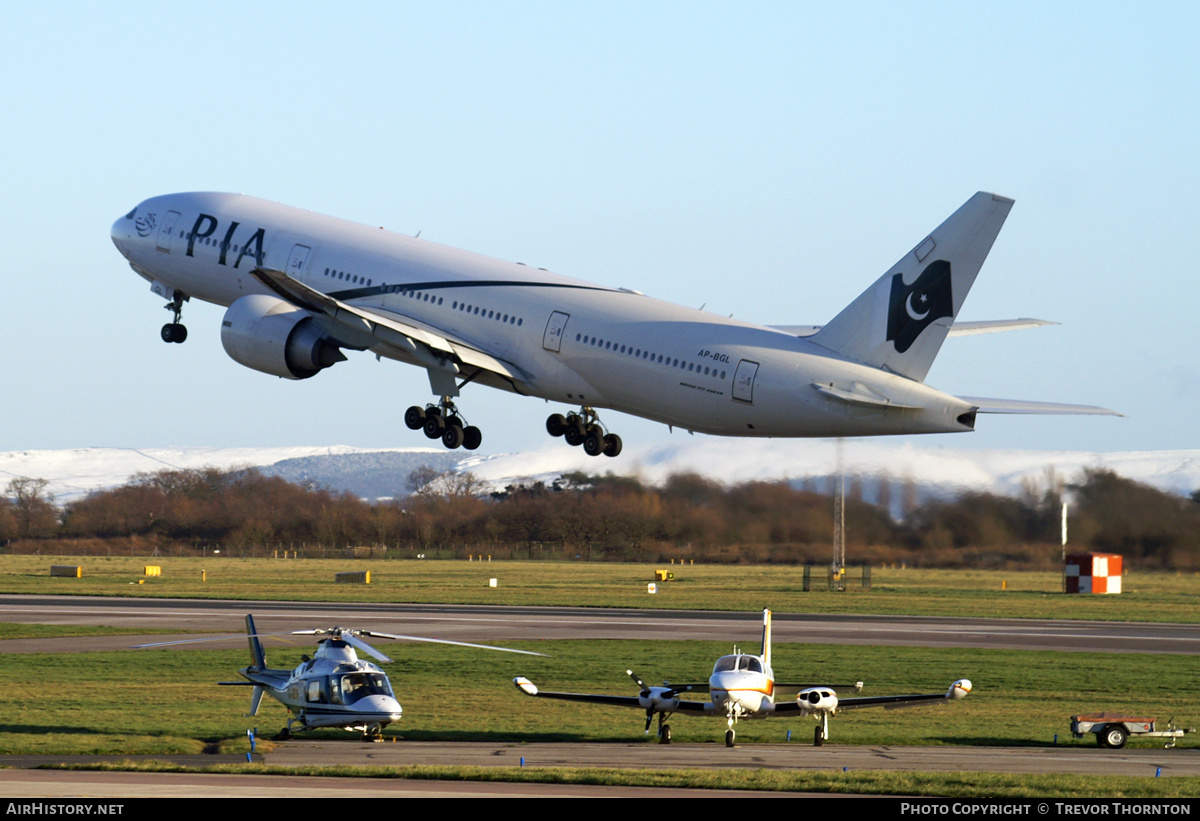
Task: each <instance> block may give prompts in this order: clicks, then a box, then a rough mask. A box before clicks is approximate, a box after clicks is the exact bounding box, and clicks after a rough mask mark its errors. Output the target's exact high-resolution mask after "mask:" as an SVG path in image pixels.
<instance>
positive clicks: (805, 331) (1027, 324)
mask: <svg viewBox="0 0 1200 821" xmlns="http://www.w3.org/2000/svg"><path fill="white" fill-rule="evenodd" d="M1057 324H1058V323H1057V322H1051V321H1050V320H1048V319H988V320H983V321H980V322H955V323H954V324H953V325H951V326H950V330H949V331H948V332H947V333H946V336H974V335H975V334H994V333H999V332H1000V331H1020V330H1024V329H1025V328H1040V327H1042V326H1043V325H1057ZM768 327H770V328H771V330H773V331H783V332H784V333H785V334H791V335H792V336H812V335H813V334H815V333H816V332H817V331H819V330H821V328H822V327H824V326H823V325H770V326H768Z"/></svg>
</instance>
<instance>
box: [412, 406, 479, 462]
mask: <svg viewBox="0 0 1200 821" xmlns="http://www.w3.org/2000/svg"><path fill="white" fill-rule="evenodd" d="M404 424H406V425H408V427H409V429H411V430H423V431H425V435H426V436H428V437H429V438H430V439H441V440H442V444H443V445H445V446H446V447H448V448H449V449H450V450H454V449H455V448H460V447H463V448H466V449H467V450H475V448H477V447H479V444H480V443H481V442H482V441H483V434H482V433H480V432H479V428H477V427H475V426H474V425H465V424H464V422H463V419H462V417H460V416H459V415H458V408H456V407H454V403H453V402H451V401H450V397H448V396H443V397H442V401H441V402H440V403H439V404H437V405H433V404H429V405H426V406H425V407H424V408H421V407H420V406H418V405H413V406H412V407H411V408H409V409H408V410H407V411H405V412H404Z"/></svg>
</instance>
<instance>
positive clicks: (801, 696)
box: [796, 687, 838, 715]
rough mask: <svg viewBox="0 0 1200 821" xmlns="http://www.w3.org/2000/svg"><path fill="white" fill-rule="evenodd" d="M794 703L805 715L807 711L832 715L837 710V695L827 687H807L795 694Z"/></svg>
mask: <svg viewBox="0 0 1200 821" xmlns="http://www.w3.org/2000/svg"><path fill="white" fill-rule="evenodd" d="M796 703H797V704H799V705H800V709H801V710H802V711H803V712H804V714H805V715H807V714H808V713H829V714H830V715H833V714H834V713H836V712H837V706H838V697H837V693H835V692H834V691H833V690H830V689H829V688H828V687H809V688H808V689H807V690H801V691H800V692H799V693H798V694H797V695H796Z"/></svg>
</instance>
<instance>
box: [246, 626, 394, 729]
mask: <svg viewBox="0 0 1200 821" xmlns="http://www.w3.org/2000/svg"><path fill="white" fill-rule="evenodd" d="M268 692H269V694H270V695H271V696H272V697H273V698H274V699H276V700H277V701H279V702H281V703H282V704H284V705H285V706H286V707H287V708H288V710H289V711H291V712H293V713H295V714H296V715H297V717H298V720H299V721H300V723H301V724H302V725H303V726H304V727H305V728H307V729H314V728H317V727H346V728H359V727H369V726H372V725H378V726H380V727H385V726H387V725H388V724H390V723H392V722H394V721H399V720H400V718H401V716H402V715H403V710H402V709H401V707H400V703H399V702H398V701H396V696H395V694H394V693H393V692H392V686H391V682H389V681H388V678H387V675H386V674H385V673H384V672H383V671H382V670H380V669H379V668H378V667H376V666H375V665H374V664H371V663H370V662H366V661H361V660H359V658H358V656H357V654H356V653H355V652H354V649H353V648H352V647H349V646H347V645H346V644H344V643H342V642H336V641H332V640H327V641H325V642H322V644H321V647H320V648H319V649H318V650H317V653H316V655H315V657H314V658H312V659H311V660H309V661H306V662H303V663H302V664H301V665H300V666H299V667H297V668H296V669H295V670H293V671H292V674H291V678H290V679H289V680H288V682H287V683H286V684H285V685H284V686H283V687H282V688H280V689H276V688H274V687H271V688H268Z"/></svg>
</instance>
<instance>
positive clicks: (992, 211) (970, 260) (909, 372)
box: [810, 191, 1013, 381]
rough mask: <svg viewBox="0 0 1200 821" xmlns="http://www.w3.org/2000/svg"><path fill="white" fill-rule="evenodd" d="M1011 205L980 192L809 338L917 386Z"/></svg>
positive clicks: (1007, 200)
mask: <svg viewBox="0 0 1200 821" xmlns="http://www.w3.org/2000/svg"><path fill="white" fill-rule="evenodd" d="M1012 206H1013V201H1012V200H1010V199H1008V198H1007V197H1001V196H999V195H997V194H989V193H987V192H984V191H980V192H979V193H978V194H976V195H975V196H973V197H971V199H969V200H967V201H966V202H965V203H964V204H963V205H962V207H960V208H959V209H958V210H957V211H955V212H954V213H953V214H951V215H950V217H949V218H948V219H947V220H946V221H945V222H943V223H942V224H941V225H939V226H938V227H937V228H935V229H934V230H933V233H932V234H930V235H929V236H927V237H926V238H925V239H924V240H922V241H921V242H920V243H919V244H918V245H917V247H915V248H913V249H912V251H910V252H909V253H907V254H905V255H904V256H903V257H902V258H901V259H900V261H899V262H897V263H896V264H895V265H893V266H892V267H891V268H890V269H889V270H888V272H887V273H886V274H884V275H883V276H882V277H880V278H879V279H878V280H877V281H876V282H875V284H873V285H872V286H871V287H870V288H868V289H867V290H866V291H864V292H863V293H862V294H860V295H859V297H858V298H857V299H855V300H854V301H853V302H851V303H850V304H849V305H848V306H847V307H846V308H845V309H844V310H843V311H842V312H841V313H840V314H838V315H837V316H836V317H834V318H833V320H832V321H831V322H830V323H829V324H828V325H826V326H824V327H823V328H821V330H819V331H817V332H816V333H815V334H814V335H813V336H811V337H810V339H811V340H812V341H813V342H816V343H817V344H818V345H821V346H823V347H825V348H828V349H829V350H831V351H833V352H834V353H837V354H841V355H842V356H845V357H846V358H848V359H853V360H856V361H858V362H862V363H864V364H867V365H872V366H874V367H877V368H883V369H886V370H889V371H891V372H893V373H897V374H900V375H901V376H907V377H909V378H910V379H916V380H918V381H924V379H925V375H926V374H927V373H929V368H930V366H931V365H933V360H934V357H936V356H937V353H938V350H940V349H941V347H942V342H943V341H945V339H946V334H947V332H948V331H949V329H950V326H951V325H952V324H953V322H954V318H955V317H956V316H957V315H958V311H959V309H960V308H961V307H962V304H963V300H964V299H966V296H967V291H969V290H970V289H971V285H972V284H974V282H975V277H976V275H977V274H978V273H979V269H980V268H981V267H982V266H983V261H984V260H985V259H987V255H988V251H990V250H991V248H992V243H993V242H995V241H996V236H997V235H998V234H999V233H1000V228H1001V227H1002V226H1003V225H1004V220H1005V218H1006V217H1007V216H1008V212H1009V210H1011V209H1012Z"/></svg>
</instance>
